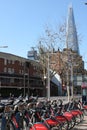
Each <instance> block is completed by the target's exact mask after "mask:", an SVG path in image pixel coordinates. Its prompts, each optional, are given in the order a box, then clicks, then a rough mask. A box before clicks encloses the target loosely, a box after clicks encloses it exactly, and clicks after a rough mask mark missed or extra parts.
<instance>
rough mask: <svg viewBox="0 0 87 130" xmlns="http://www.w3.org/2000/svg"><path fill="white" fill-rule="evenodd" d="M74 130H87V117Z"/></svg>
mask: <svg viewBox="0 0 87 130" xmlns="http://www.w3.org/2000/svg"><path fill="white" fill-rule="evenodd" d="M72 130H87V116H84V120H83V121H82V122H81V123H79V124H78V125H76V126H75V127H74V128H73V129H72Z"/></svg>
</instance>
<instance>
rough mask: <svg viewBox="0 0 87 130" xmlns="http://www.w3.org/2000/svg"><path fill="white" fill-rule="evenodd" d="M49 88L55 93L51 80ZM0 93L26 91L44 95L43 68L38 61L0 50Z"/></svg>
mask: <svg viewBox="0 0 87 130" xmlns="http://www.w3.org/2000/svg"><path fill="white" fill-rule="evenodd" d="M51 89H52V91H54V92H55V94H56V95H57V93H56V92H57V91H58V90H57V87H56V85H55V84H53V83H52V82H51ZM0 93H1V95H2V96H9V94H10V93H12V94H14V95H15V96H18V95H20V94H23V95H25V94H26V93H29V95H31V94H33V95H34V96H35V95H37V94H38V95H39V96H46V86H45V85H44V81H43V69H42V66H41V65H40V63H39V62H37V61H34V60H29V59H27V58H23V57H19V56H16V55H13V54H9V53H3V52H0ZM52 94H53V93H52ZM52 94H51V95H52Z"/></svg>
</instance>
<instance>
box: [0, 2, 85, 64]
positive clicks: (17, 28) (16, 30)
mask: <svg viewBox="0 0 87 130" xmlns="http://www.w3.org/2000/svg"><path fill="white" fill-rule="evenodd" d="M85 2H87V0H0V46H3V45H7V46H8V48H0V51H2V52H8V53H12V54H15V55H18V56H22V57H27V51H29V50H30V49H31V47H36V45H37V42H38V39H39V38H40V36H41V35H42V33H43V31H44V26H45V25H46V24H49V25H53V26H57V24H58V25H59V24H60V23H61V22H63V20H64V18H67V14H68V7H69V5H70V4H72V5H73V11H74V17H75V23H76V26H77V31H78V33H79V34H81V40H82V41H81V43H80V45H79V47H80V54H81V56H83V59H84V61H85V62H87V5H85V4H84V3H85ZM86 64H87V63H86ZM86 66H87V65H86Z"/></svg>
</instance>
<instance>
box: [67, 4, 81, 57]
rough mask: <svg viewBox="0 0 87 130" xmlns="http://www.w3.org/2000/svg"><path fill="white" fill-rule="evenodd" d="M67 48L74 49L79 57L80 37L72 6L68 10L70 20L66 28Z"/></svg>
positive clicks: (68, 19)
mask: <svg viewBox="0 0 87 130" xmlns="http://www.w3.org/2000/svg"><path fill="white" fill-rule="evenodd" d="M66 48H67V49H72V50H73V51H75V52H76V53H78V55H79V46H78V37H77V31H76V25H75V20H74V14H73V8H72V5H70V6H69V9H68V18H67V27H66Z"/></svg>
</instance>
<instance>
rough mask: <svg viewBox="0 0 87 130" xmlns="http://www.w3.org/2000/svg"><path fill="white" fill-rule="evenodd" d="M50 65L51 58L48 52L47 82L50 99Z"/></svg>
mask: <svg viewBox="0 0 87 130" xmlns="http://www.w3.org/2000/svg"><path fill="white" fill-rule="evenodd" d="M49 65H50V59H49V53H48V68H47V69H48V70H47V72H48V78H47V79H48V82H47V98H48V100H49V99H50V69H49Z"/></svg>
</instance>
